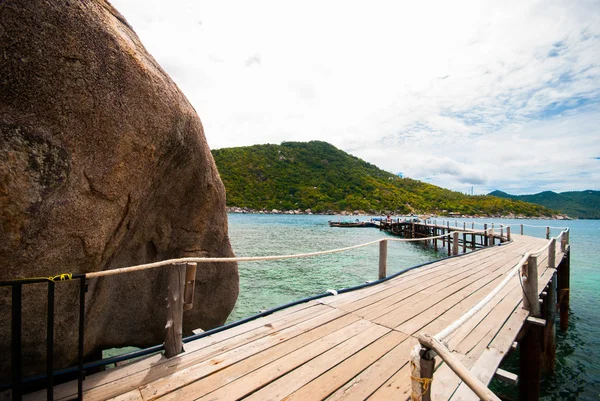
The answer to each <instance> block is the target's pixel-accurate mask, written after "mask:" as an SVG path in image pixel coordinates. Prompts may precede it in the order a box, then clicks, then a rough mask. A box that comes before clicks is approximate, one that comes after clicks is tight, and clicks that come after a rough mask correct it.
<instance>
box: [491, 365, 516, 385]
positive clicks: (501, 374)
mask: <svg viewBox="0 0 600 401" xmlns="http://www.w3.org/2000/svg"><path fill="white" fill-rule="evenodd" d="M494 377H495V378H497V379H498V380H500V381H503V382H504V383H508V384H512V385H513V386H516V385H517V383H518V382H519V376H517V375H516V374H514V373H511V372H508V371H506V370H504V369H497V370H496V374H495V375H494Z"/></svg>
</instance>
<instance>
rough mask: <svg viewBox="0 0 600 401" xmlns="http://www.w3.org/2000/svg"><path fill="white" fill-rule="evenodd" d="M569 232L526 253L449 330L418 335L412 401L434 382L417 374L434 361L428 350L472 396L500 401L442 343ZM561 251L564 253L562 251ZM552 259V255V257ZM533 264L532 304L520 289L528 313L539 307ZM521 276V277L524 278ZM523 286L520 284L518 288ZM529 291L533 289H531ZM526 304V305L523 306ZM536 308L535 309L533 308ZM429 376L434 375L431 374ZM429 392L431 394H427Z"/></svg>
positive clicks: (414, 358) (415, 349)
mask: <svg viewBox="0 0 600 401" xmlns="http://www.w3.org/2000/svg"><path fill="white" fill-rule="evenodd" d="M568 232H569V228H566V230H564V231H561V233H560V234H559V235H558V236H556V237H553V238H550V240H549V241H548V242H547V243H546V244H545V245H544V246H543V247H542V248H540V249H539V250H537V251H535V252H527V253H525V254H524V255H523V257H522V258H521V259H520V260H519V262H518V263H517V264H516V265H515V266H514V267H513V268H512V269H511V270H510V271H509V273H508V274H507V276H506V277H505V278H504V279H503V280H502V282H500V284H498V285H497V286H496V288H494V289H493V290H492V291H491V292H490V293H489V294H488V295H487V296H485V297H484V298H483V299H482V300H481V301H479V302H478V303H477V304H476V305H475V306H473V307H472V308H471V309H470V310H469V311H467V312H466V313H465V314H463V315H462V316H461V317H460V318H459V319H457V320H456V321H454V322H453V323H451V324H450V325H449V326H447V327H446V328H445V329H443V330H441V331H440V332H438V333H437V334H436V335H434V336H430V335H427V334H420V335H419V337H418V339H419V344H417V345H415V347H414V349H413V351H412V352H411V360H410V365H411V370H412V372H411V380H412V382H411V388H412V395H411V399H412V400H420V399H422V396H423V394H424V393H426V392H427V390H428V389H430V388H431V381H432V380H433V379H432V378H431V377H427V378H422V377H421V376H420V371H421V366H422V364H423V360H425V363H427V360H429V361H433V357H434V356H435V355H434V354H432V353H431V350H433V351H434V352H435V353H436V354H437V355H439V356H440V357H441V358H442V360H444V362H446V364H447V365H448V366H449V367H450V369H452V371H453V372H454V373H455V374H457V375H458V376H459V377H460V379H461V380H462V381H463V382H464V383H465V384H466V385H467V386H469V388H470V389H471V390H473V392H474V393H475V394H476V395H477V396H478V397H479V398H480V399H482V400H497V401H499V400H500V399H499V398H498V397H497V396H496V395H495V394H494V393H492V392H491V391H490V390H489V389H488V388H487V386H486V385H484V384H483V383H482V382H481V381H480V380H479V379H477V378H476V377H475V376H474V375H473V374H472V373H471V372H470V371H469V370H468V369H466V368H465V367H464V365H462V363H461V362H459V361H458V360H456V359H455V358H454V357H453V356H452V353H451V352H450V350H448V348H447V347H446V346H445V345H444V344H443V343H442V341H444V340H445V339H446V338H448V336H450V335H451V334H452V333H454V332H455V331H456V330H457V329H458V328H459V327H461V326H462V325H463V324H465V323H466V322H467V321H468V320H469V319H471V318H472V317H473V316H474V315H475V314H476V313H477V312H479V311H481V310H482V309H483V308H484V307H485V306H486V305H487V304H488V303H489V302H490V301H491V300H492V299H493V298H494V297H495V296H496V295H498V294H499V293H500V291H502V289H503V288H504V287H506V285H508V283H509V282H510V281H511V280H512V279H513V278H514V277H515V276H516V275H517V274H518V273H519V272H523V273H524V269H523V268H524V266H527V265H528V264H529V263H530V260H531V259H530V258H532V257H533V258H536V259H537V257H538V256H539V255H541V254H542V253H543V252H544V251H546V250H547V249H549V248H550V251H553V250H554V251H555V249H554V246H552V245H553V244H556V242H561V241H562V240H563V238H565V237H566V238H567V239H566V241H568ZM563 251H564V249H563ZM549 256H550V255H549ZM552 256H553V255H552ZM534 263H535V264H536V266H535V269H534V271H535V272H534V273H533V274H535V276H536V277H535V280H531V281H532V282H533V283H534V284H533V287H535V289H533V291H535V293H534V294H535V299H534V300H533V301H528V300H527V293H526V291H527V290H526V288H524V287H523V296H524V301H523V302H524V303H527V304H529V305H528V306H529V310H530V311H531V310H539V304H535V305H534V304H533V302H537V260H536V261H535V262H534ZM549 267H551V268H555V266H551V265H550V263H549ZM523 273H522V274H523ZM531 273H532V272H529V271H528V272H527V275H529V274H531ZM527 275H523V277H521V278H520V279H521V282H522V281H523V280H527V281H530V277H528V276H527ZM531 279H533V277H531ZM521 285H522V286H523V284H521ZM530 287H532V286H531V285H530ZM526 301H527V302H526ZM534 306H537V309H536V308H535V307H534ZM431 371H432V374H433V370H431ZM425 382H427V383H428V385H427V386H425V385H423V384H424V383H425ZM429 391H431V390H429Z"/></svg>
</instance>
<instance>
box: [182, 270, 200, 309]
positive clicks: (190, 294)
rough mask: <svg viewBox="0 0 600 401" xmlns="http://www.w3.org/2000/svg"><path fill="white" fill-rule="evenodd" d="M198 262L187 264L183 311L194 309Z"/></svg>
mask: <svg viewBox="0 0 600 401" xmlns="http://www.w3.org/2000/svg"><path fill="white" fill-rule="evenodd" d="M196 266H197V263H196V262H191V263H186V268H185V288H184V290H183V310H190V309H192V308H193V307H194V287H195V286H196Z"/></svg>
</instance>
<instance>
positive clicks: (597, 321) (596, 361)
mask: <svg viewBox="0 0 600 401" xmlns="http://www.w3.org/2000/svg"><path fill="white" fill-rule="evenodd" d="M367 218H368V217H364V216H361V217H360V219H361V220H365V219H367ZM339 219H340V217H338V216H314V215H260V214H229V236H230V238H231V243H232V246H233V249H234V252H235V253H236V255H237V256H266V255H285V254H298V253H306V252H315V251H323V250H329V249H335V248H342V247H347V246H352V245H357V244H361V243H365V242H369V241H373V240H376V239H378V238H382V237H386V236H387V234H386V233H384V232H380V231H379V230H378V229H376V228H331V227H329V225H328V223H327V222H328V220H336V221H337V220H339ZM353 219H355V218H353ZM438 221H441V219H439V220H438ZM455 221H457V224H458V225H459V226H461V227H462V223H463V222H464V221H467V222H469V223H470V222H471V221H476V222H479V223H491V222H495V223H496V224H525V225H535V226H544V227H542V228H535V227H527V226H526V227H525V234H527V235H533V236H538V237H544V236H545V234H546V230H545V226H548V225H549V226H556V227H570V229H571V235H570V238H571V311H570V313H571V315H570V326H569V330H568V331H567V332H566V333H563V332H560V330H558V331H557V363H556V373H555V374H554V375H552V376H545V377H544V378H543V382H542V394H543V398H542V399H544V400H600V221H599V220H572V221H553V220H509V219H495V220H481V219H479V220H472V219H468V220H467V219H452V220H451V222H452V223H451V225H453V224H454V222H455ZM518 229H519V228H518V227H512V230H513V232H516V233H518ZM559 232H560V231H559V230H557V229H553V230H552V236H556V235H558V233H559ZM378 251H379V248H378V246H377V245H376V244H375V245H371V246H368V247H364V248H360V249H356V250H352V251H347V252H343V253H337V254H332V255H325V256H318V257H311V258H303V259H291V260H284V261H267V262H242V263H240V264H239V271H240V295H239V298H238V302H237V304H236V306H235V308H234V310H233V312H232V314H231V316H230V318H229V321H235V320H239V319H241V318H244V317H247V316H250V315H253V314H256V313H258V312H259V311H261V310H265V309H269V308H272V307H275V306H279V305H282V304H285V303H288V302H291V301H294V300H297V299H300V298H303V297H307V296H310V295H315V294H319V293H322V292H325V291H326V290H328V289H340V288H344V287H348V286H354V285H358V284H362V283H364V282H366V281H369V280H375V279H377V270H378ZM443 256H445V255H444V254H442V253H436V252H434V251H433V250H431V249H424V248H422V247H420V246H418V245H415V244H410V243H397V242H389V243H388V274H392V273H394V272H397V271H399V270H401V269H403V268H406V267H410V266H414V265H417V264H420V263H424V262H427V261H430V260H434V259H437V258H440V257H443ZM507 365H508V366H507V367H508V368H509V370H512V371H515V372H516V370H515V369H514V368H516V367H518V364H517V363H516V361H515V358H514V357H513V358H509V360H508V361H507ZM511 365H512V366H511ZM492 388H493V389H494V391H499V392H501V393H502V394H505V395H508V396H510V397H512V398H515V399H516V391H515V388H514V387H512V386H509V385H503V384H500V383H493V384H492Z"/></svg>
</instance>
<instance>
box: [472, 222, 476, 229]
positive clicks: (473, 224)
mask: <svg viewBox="0 0 600 401" xmlns="http://www.w3.org/2000/svg"><path fill="white" fill-rule="evenodd" d="M474 229H475V222H472V223H471V230H474Z"/></svg>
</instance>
